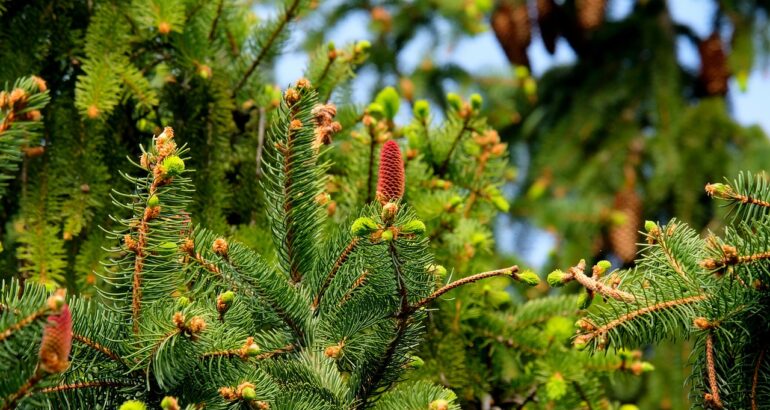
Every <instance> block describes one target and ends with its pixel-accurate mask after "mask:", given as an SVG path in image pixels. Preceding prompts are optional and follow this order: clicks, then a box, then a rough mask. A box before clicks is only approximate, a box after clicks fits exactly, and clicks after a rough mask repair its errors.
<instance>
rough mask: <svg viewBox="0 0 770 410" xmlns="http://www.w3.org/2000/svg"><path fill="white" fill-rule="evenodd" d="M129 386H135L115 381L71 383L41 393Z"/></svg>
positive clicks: (49, 388)
mask: <svg viewBox="0 0 770 410" xmlns="http://www.w3.org/2000/svg"><path fill="white" fill-rule="evenodd" d="M128 386H133V384H130V383H125V382H119V381H114V380H96V381H92V382H80V383H69V384H60V385H58V386H52V387H46V388H44V389H40V393H56V392H60V391H67V390H78V389H90V388H94V387H128Z"/></svg>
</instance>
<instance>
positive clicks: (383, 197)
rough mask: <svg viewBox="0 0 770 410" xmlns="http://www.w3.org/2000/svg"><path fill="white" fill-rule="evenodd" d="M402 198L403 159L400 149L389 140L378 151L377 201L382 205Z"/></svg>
mask: <svg viewBox="0 0 770 410" xmlns="http://www.w3.org/2000/svg"><path fill="white" fill-rule="evenodd" d="M402 196H404V159H403V158H402V157H401V148H399V147H398V144H397V143H396V142H395V141H393V140H390V141H388V142H386V143H385V145H383V146H382V151H380V171H379V176H378V178H377V199H378V200H379V201H380V202H382V203H383V204H385V203H387V202H395V201H398V200H399V199H401V197H402Z"/></svg>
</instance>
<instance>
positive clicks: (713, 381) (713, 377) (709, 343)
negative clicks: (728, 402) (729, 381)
mask: <svg viewBox="0 0 770 410" xmlns="http://www.w3.org/2000/svg"><path fill="white" fill-rule="evenodd" d="M706 370H707V371H708V378H709V388H710V389H711V397H710V401H711V404H713V405H714V406H715V407H716V408H719V409H721V408H723V407H724V406H723V405H722V400H720V399H719V386H718V385H717V370H716V367H715V366H714V334H713V333H712V332H709V334H708V335H707V336H706Z"/></svg>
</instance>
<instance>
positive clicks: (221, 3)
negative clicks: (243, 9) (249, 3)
mask: <svg viewBox="0 0 770 410" xmlns="http://www.w3.org/2000/svg"><path fill="white" fill-rule="evenodd" d="M224 5H225V0H219V5H218V6H217V15H216V16H215V17H214V21H213V22H212V23H211V30H209V41H212V40H214V35H215V34H216V32H217V24H218V23H219V19H220V18H221V17H222V7H223V6H224Z"/></svg>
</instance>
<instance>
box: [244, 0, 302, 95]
mask: <svg viewBox="0 0 770 410" xmlns="http://www.w3.org/2000/svg"><path fill="white" fill-rule="evenodd" d="M299 2H300V0H294V1H292V3H291V5H290V6H289V8H288V9H286V13H285V14H284V15H283V18H281V22H280V23H279V24H278V27H276V28H275V30H273V32H272V33H270V37H268V39H267V42H266V43H265V46H264V47H262V50H260V51H259V54H258V55H257V57H256V58H255V59H254V61H253V62H252V63H251V65H250V66H249V68H248V70H246V73H244V74H243V77H242V78H241V80H240V81H238V84H236V86H235V88H234V89H233V95H235V94H236V93H237V92H238V91H240V89H241V88H242V87H243V86H244V85H245V84H246V81H247V80H248V79H249V77H251V75H252V74H253V73H254V70H256V69H257V67H258V66H259V64H260V63H261V62H262V59H264V58H265V56H267V53H268V52H269V51H270V48H271V47H272V46H273V43H274V42H275V40H276V39H278V36H279V35H280V34H281V32H282V31H283V29H284V27H286V24H287V23H288V22H289V21H290V20H291V19H293V18H294V15H295V13H296V12H297V8H298V7H299Z"/></svg>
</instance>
